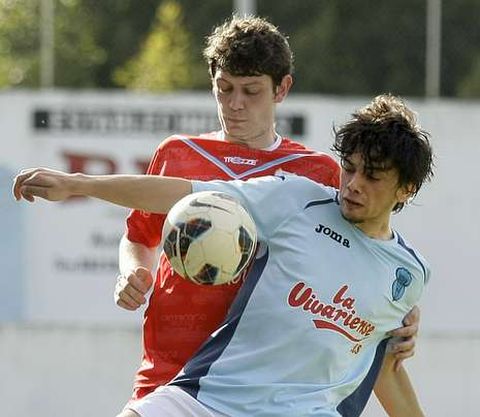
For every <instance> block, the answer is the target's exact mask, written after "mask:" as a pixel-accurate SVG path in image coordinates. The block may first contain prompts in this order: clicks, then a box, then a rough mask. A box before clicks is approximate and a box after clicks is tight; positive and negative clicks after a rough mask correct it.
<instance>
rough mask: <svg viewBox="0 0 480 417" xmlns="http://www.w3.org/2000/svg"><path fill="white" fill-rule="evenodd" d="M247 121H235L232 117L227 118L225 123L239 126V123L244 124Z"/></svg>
mask: <svg viewBox="0 0 480 417" xmlns="http://www.w3.org/2000/svg"><path fill="white" fill-rule="evenodd" d="M246 121H247V120H246V119H236V118H232V117H228V118H227V122H229V123H232V124H239V123H245V122H246Z"/></svg>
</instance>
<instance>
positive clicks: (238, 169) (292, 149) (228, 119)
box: [115, 17, 419, 417]
mask: <svg viewBox="0 0 480 417" xmlns="http://www.w3.org/2000/svg"><path fill="white" fill-rule="evenodd" d="M204 55H205V57H206V60H207V62H208V64H209V70H210V75H211V80H212V91H213V95H214V97H215V100H216V103H217V109H218V118H219V121H220V125H221V131H219V132H213V133H209V134H203V135H199V136H182V135H174V136H171V137H169V138H168V139H166V140H165V141H163V142H162V143H161V144H160V146H159V147H158V149H157V151H156V152H155V154H154V156H153V158H152V160H151V163H150V166H149V168H148V174H151V175H166V176H175V177H182V178H187V179H198V180H212V179H224V180H231V179H247V178H250V177H255V176H264V175H270V174H274V173H276V172H278V171H285V172H290V173H295V174H297V175H303V176H306V177H309V178H311V179H313V180H315V181H318V182H321V183H324V184H326V185H331V186H334V187H338V181H339V172H340V171H339V167H338V165H337V163H336V162H335V161H334V160H333V159H332V158H331V157H330V156H328V155H326V154H323V153H319V152H316V151H313V150H310V149H308V148H306V147H305V146H303V145H301V144H299V143H296V142H294V141H292V140H290V139H289V138H286V137H282V136H281V135H280V134H278V133H277V132H276V130H275V108H276V104H277V103H280V102H282V101H283V100H284V99H285V97H286V96H287V94H288V92H289V90H290V87H291V85H292V83H293V79H292V75H291V74H292V52H291V50H290V47H289V45H288V42H287V40H286V38H285V37H284V36H283V35H282V34H281V33H280V32H279V31H278V30H277V29H276V28H275V27H274V26H273V25H272V24H270V23H269V22H267V21H266V20H264V19H261V18H257V17H247V18H237V17H234V18H232V19H230V20H229V21H227V22H226V23H225V24H223V25H221V26H219V27H217V28H216V29H215V30H214V32H213V33H212V34H211V35H210V37H209V38H208V42H207V47H206V49H205V51H204ZM163 220H164V216H163V215H159V214H151V213H145V212H141V211H136V210H134V211H132V213H131V214H130V215H129V217H128V219H127V227H126V233H125V235H124V236H123V238H122V241H121V243H120V251H119V255H120V256H119V259H120V261H119V267H120V275H119V279H118V282H117V285H116V289H115V299H116V302H117V304H118V305H119V306H121V307H123V308H125V309H128V310H135V309H137V308H138V307H139V306H140V305H142V304H144V303H146V298H145V296H146V294H147V293H148V292H149V290H150V288H151V287H152V285H153V291H152V292H151V295H150V298H149V301H148V307H147V309H146V311H145V315H144V325H143V347H144V351H143V360H142V364H141V366H140V368H139V369H138V371H137V374H136V377H135V382H134V391H133V396H132V400H131V401H135V400H136V399H139V398H142V397H144V396H145V395H146V394H148V393H150V392H152V391H153V390H155V388H156V387H158V386H160V385H164V384H166V383H167V382H169V381H170V380H171V379H172V378H173V377H174V376H175V375H176V374H177V373H178V372H179V371H180V369H181V368H182V367H183V365H184V364H185V363H186V361H187V360H188V359H189V358H190V357H191V356H192V355H193V354H194V353H195V351H196V350H197V349H198V348H199V347H200V345H201V344H202V343H203V342H204V341H205V340H206V339H207V337H208V336H209V335H210V333H211V332H212V331H213V330H214V329H216V328H217V327H218V326H219V324H220V323H221V322H222V321H223V319H224V318H225V316H226V313H227V311H228V309H229V307H230V305H231V303H232V301H233V299H234V298H235V295H236V293H237V291H238V289H239V287H240V286H241V284H242V281H243V279H244V277H242V278H241V279H239V280H238V281H237V282H234V283H230V284H226V285H221V286H215V287H211V286H199V285H196V284H193V283H190V282H188V281H186V280H185V279H183V278H181V277H180V276H178V275H177V274H175V273H174V272H173V270H172V268H171V266H170V264H169V263H168V261H167V260H166V258H165V256H164V255H163V254H162V255H161V256H160V260H159V262H158V268H157V274H156V278H155V280H153V277H152V275H151V270H152V269H153V268H154V267H155V262H156V259H157V250H158V248H159V245H160V242H161V237H162V236H161V230H162V225H163ZM418 320H419V319H418V309H415V310H413V311H412V312H411V313H410V314H409V315H408V316H407V317H406V319H405V324H408V326H406V327H403V328H401V329H397V330H396V331H395V332H394V333H393V335H394V336H398V337H399V338H400V339H401V341H400V342H398V343H397V344H395V345H393V349H395V350H396V351H397V352H399V353H397V358H399V359H400V360H401V359H404V358H406V357H408V356H411V355H412V354H413V348H414V344H415V343H414V336H415V335H416V332H417V327H418ZM385 391H386V390H383V391H382V390H378V392H379V393H380V394H377V395H379V396H381V395H382V393H383V392H385ZM380 401H381V402H382V404H384V407H386V408H388V407H389V403H388V399H386V400H385V401H384V399H382V398H380ZM136 415H137V414H136V413H134V412H133V411H132V410H129V409H128V408H126V409H125V410H124V411H123V412H122V414H121V415H120V416H119V417H132V416H136ZM391 415H394V414H391Z"/></svg>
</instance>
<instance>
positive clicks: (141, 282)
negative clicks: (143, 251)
mask: <svg viewBox="0 0 480 417" xmlns="http://www.w3.org/2000/svg"><path fill="white" fill-rule="evenodd" d="M152 284H153V277H152V274H151V272H150V271H149V270H148V269H146V268H143V267H141V266H140V267H138V268H136V269H135V270H134V271H131V272H130V273H129V274H128V275H119V276H118V278H117V284H116V285H115V293H114V298H115V304H117V306H119V307H122V308H124V309H125V310H130V311H134V310H136V309H137V308H138V307H140V306H141V305H143V304H145V303H146V302H147V300H146V298H145V294H146V293H147V292H148V290H149V289H150V287H151V286H152Z"/></svg>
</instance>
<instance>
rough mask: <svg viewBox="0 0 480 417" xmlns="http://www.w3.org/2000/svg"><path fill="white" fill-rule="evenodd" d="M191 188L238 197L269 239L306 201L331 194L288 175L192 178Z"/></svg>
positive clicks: (260, 232) (265, 237)
mask: <svg viewBox="0 0 480 417" xmlns="http://www.w3.org/2000/svg"><path fill="white" fill-rule="evenodd" d="M192 190H193V192H198V191H219V192H224V193H227V194H229V195H231V196H233V197H234V198H236V199H237V200H238V201H239V202H240V203H241V204H242V205H243V206H244V207H245V208H246V209H247V211H248V212H249V213H250V214H251V216H252V218H253V220H254V221H255V224H256V226H257V232H258V236H259V239H260V240H268V238H269V237H270V236H271V235H272V234H273V233H274V232H275V230H276V229H277V227H278V226H279V225H280V224H281V223H282V222H283V221H284V220H286V219H287V218H289V217H290V216H291V215H294V214H296V213H298V211H299V210H302V209H303V207H304V205H305V202H306V201H310V200H313V199H315V198H319V197H320V198H322V197H324V196H325V195H329V193H328V192H327V187H324V186H323V185H320V184H317V183H315V182H313V181H311V180H310V179H308V178H305V177H301V176H296V175H288V174H282V175H275V176H266V177H258V178H251V179H249V180H247V181H240V180H235V181H208V182H202V181H192ZM329 196H330V197H331V195H329Z"/></svg>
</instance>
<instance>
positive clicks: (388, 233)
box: [354, 222, 393, 240]
mask: <svg viewBox="0 0 480 417" xmlns="http://www.w3.org/2000/svg"><path fill="white" fill-rule="evenodd" d="M354 224H355V226H356V227H357V228H358V229H360V230H361V231H362V232H363V233H365V234H366V235H367V236H368V237H370V238H372V239H377V240H391V239H392V238H393V230H392V228H391V227H390V222H387V223H381V224H377V223H375V224H372V223H368V224H366V223H364V222H359V223H354Z"/></svg>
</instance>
